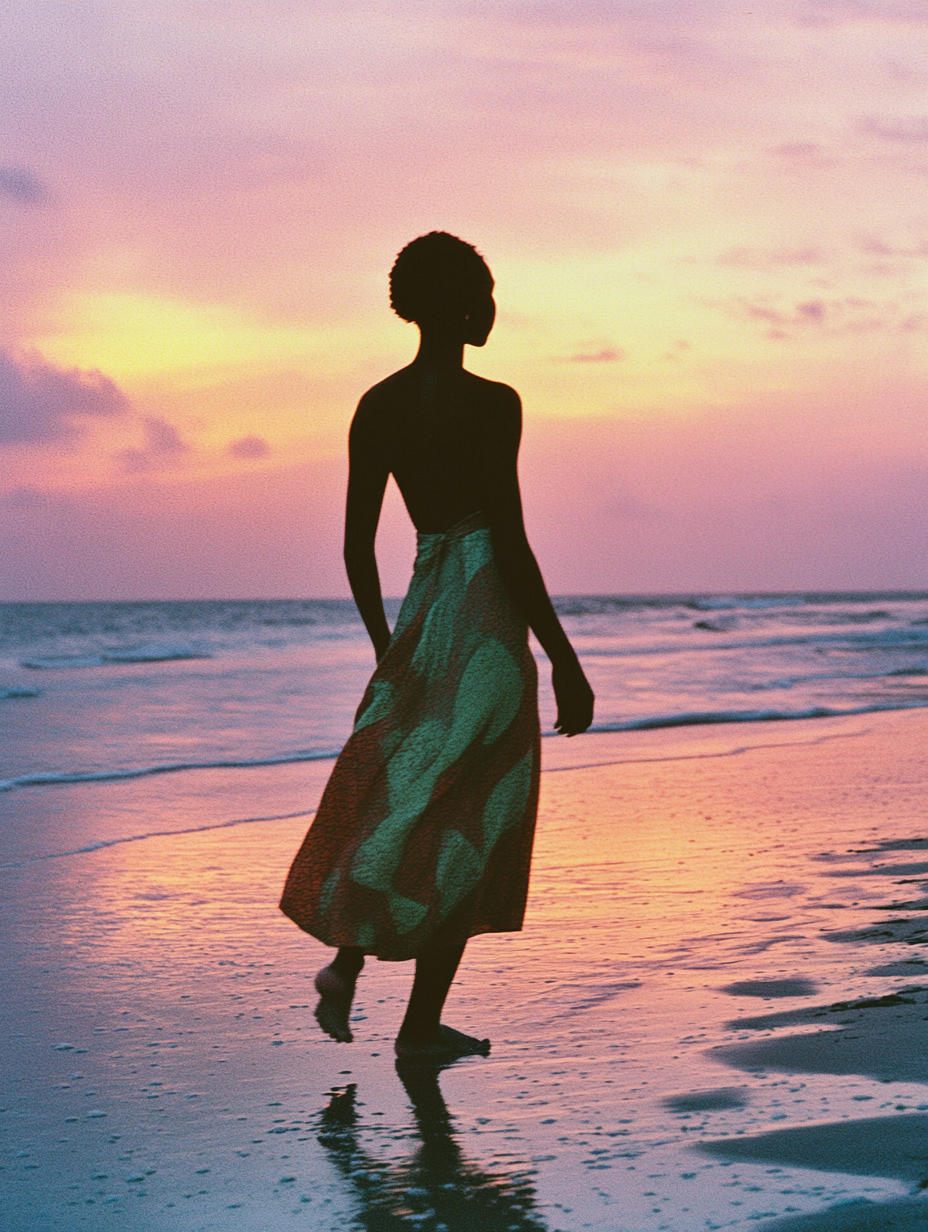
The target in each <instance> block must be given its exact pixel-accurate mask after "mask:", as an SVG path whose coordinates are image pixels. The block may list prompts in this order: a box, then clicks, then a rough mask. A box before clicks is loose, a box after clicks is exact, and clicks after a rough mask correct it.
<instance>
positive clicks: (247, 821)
mask: <svg viewBox="0 0 928 1232" xmlns="http://www.w3.org/2000/svg"><path fill="white" fill-rule="evenodd" d="M315 811H316V810H315V809H304V810H303V811H302V812H300V813H274V814H273V815H271V816H269V817H236V818H235V819H234V820H233V821H214V822H210V823H209V824H208V825H205V826H188V827H186V828H185V829H182V830H146V831H145V833H144V834H126V835H123V836H122V837H120V838H99V839H93V840H92V841H91V842H89V843H85V844H84V846H83V847H72V848H71V849H70V851H50V852H47V853H46V854H45V855H40V856H27V857H26V858H25V859H23V860H15V861H13V862H12V863H10V864H0V868H3V869H8V868H22V867H23V865H24V864H38V863H40V862H41V861H43V860H61V859H64V858H65V857H66V856H83V855H87V854H88V853H90V852H93V851H104V850H105V849H106V848H107V847H119V846H120V845H121V844H122V843H143V842H144V841H145V840H146V839H149V838H173V837H174V836H175V835H176V834H203V833H204V832H206V831H207V830H229V829H231V828H232V827H233V826H254V825H257V824H258V823H259V822H262V821H293V820H295V819H296V818H297V817H312V815H313V814H314V813H315Z"/></svg>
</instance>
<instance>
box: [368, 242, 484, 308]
mask: <svg viewBox="0 0 928 1232" xmlns="http://www.w3.org/2000/svg"><path fill="white" fill-rule="evenodd" d="M492 290H493V275H492V274H491V273H490V269H489V266H488V265H487V263H486V261H484V259H483V257H482V256H481V255H480V253H479V252H478V251H477V249H476V248H475V247H474V246H473V244H467V243H465V242H464V240H459V239H458V237H457V236H456V235H450V234H449V233H448V232H447V231H429V233H428V234H427V235H420V236H419V237H418V239H414V240H413V241H412V242H411V243H409V244H407V245H406V247H405V248H404V249H403V250H402V251H401V252H400V254H399V256H398V257H397V258H396V261H395V262H394V263H393V269H392V270H391V271H390V304H391V306H392V308H393V311H394V312H395V313H396V314H397V316H399V317H402V318H403V320H404V321H417V322H419V321H422V320H423V319H429V318H432V319H434V318H436V317H439V318H442V317H443V318H447V317H449V316H456V315H458V314H460V313H461V312H466V311H467V310H468V309H469V308H470V307H471V306H472V305H473V303H474V301H475V300H476V299H477V298H478V297H481V296H483V295H485V294H487V292H489V291H492Z"/></svg>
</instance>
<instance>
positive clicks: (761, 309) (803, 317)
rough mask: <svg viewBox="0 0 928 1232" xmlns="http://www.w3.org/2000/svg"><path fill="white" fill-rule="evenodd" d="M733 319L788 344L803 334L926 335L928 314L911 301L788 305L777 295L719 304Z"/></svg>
mask: <svg viewBox="0 0 928 1232" xmlns="http://www.w3.org/2000/svg"><path fill="white" fill-rule="evenodd" d="M719 306H720V307H722V308H723V309H724V310H725V311H726V312H727V313H728V314H729V315H730V316H734V317H736V318H738V319H740V320H743V321H752V322H756V323H758V324H760V325H763V326H765V327H766V329H765V334H766V337H768V338H771V339H774V340H776V341H789V340H790V339H792V338H796V337H800V336H801V335H802V334H804V333H810V332H815V333H818V334H821V335H822V336H825V337H830V338H838V337H842V336H849V335H859V334H874V333H895V334H910V333H923V332H925V330H926V327H928V313H926V312H925V311H923V310H921V309H920V308H919V307H918V306H915V305H913V303H911V302H900V301H895V300H882V301H879V300H874V299H866V298H863V297H859V296H845V297H842V298H835V299H829V300H825V299H809V300H801V301H799V302H796V303H792V304H785V303H784V302H783V301H782V299H781V298H778V297H775V296H764V297H760V296H758V297H755V298H750V297H744V296H737V297H734V298H732V299H730V300H728V301H725V302H724V303H721V304H719Z"/></svg>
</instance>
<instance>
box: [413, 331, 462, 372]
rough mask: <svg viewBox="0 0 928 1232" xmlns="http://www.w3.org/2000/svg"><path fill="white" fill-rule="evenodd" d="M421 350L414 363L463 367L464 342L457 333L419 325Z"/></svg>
mask: <svg viewBox="0 0 928 1232" xmlns="http://www.w3.org/2000/svg"><path fill="white" fill-rule="evenodd" d="M419 334H420V338H419V350H418V351H417V352H416V358H415V359H414V360H413V362H414V363H416V364H418V365H419V366H420V367H423V368H463V367H464V343H463V342H462V341H461V339H460V336H459V335H456V334H446V333H444V332H443V331H433V330H430V329H426V330H423V329H422V327H421V326H420V327H419Z"/></svg>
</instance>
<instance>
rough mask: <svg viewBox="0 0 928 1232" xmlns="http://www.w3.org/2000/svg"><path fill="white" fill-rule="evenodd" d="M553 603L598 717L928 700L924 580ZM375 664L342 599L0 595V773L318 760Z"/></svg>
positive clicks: (547, 705) (548, 722)
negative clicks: (835, 589) (115, 599)
mask: <svg viewBox="0 0 928 1232" xmlns="http://www.w3.org/2000/svg"><path fill="white" fill-rule="evenodd" d="M555 606H556V607H557V610H558V612H559V614H560V615H561V618H562V620H563V623H564V625H565V627H566V629H567V632H568V634H569V636H570V637H571V639H572V641H573V643H574V645H575V646H576V648H577V650H578V652H579V654H580V658H581V660H582V662H583V664H584V667H585V669H586V671H587V673H588V675H589V678H590V681H591V683H592V685H593V688H594V690H595V692H596V696H597V705H596V719H595V724H594V729H593V730H598V731H623V730H634V729H646V728H659V727H673V726H683V725H698V724H709V723H734V722H745V721H751V720H770V719H782V720H790V719H801V718H810V717H818V716H822V717H824V716H832V715H839V714H857V713H863V712H867V711H877V710H896V709H904V708H908V707H919V706H928V593H926V592H917V593H915V592H899V591H883V592H860V593H854V592H848V593H821V594H814V593H791V594H766V595H758V594H743V595H735V594H732V595H662V596H608V595H607V596H572V597H561V598H559V599H557V600H556V601H555ZM387 608H388V616H389V617H390V618H391V620H392V619H395V616H396V613H397V611H398V609H399V601H398V600H393V601H388V603H387ZM536 652H537V655H538V659H539V665H540V667H541V673H540V674H541V680H542V696H541V709H542V725H543V729H544V730H545V731H546V733H547V734H553V732H552V731H551V727H552V724H553V721H554V702H553V697H552V695H551V691H550V684H549V679H548V677H549V673H547V672H546V671H545V670H544V663H545V659H544V655H543V654H542V653H541V652H540V650H538V648H537V646H536ZM372 669H373V656H372V652H371V648H370V644H369V642H368V639H367V636H366V634H365V631H364V627H363V625H362V624H361V621H360V619H359V616H358V613H357V610H356V608H355V606H354V604H353V603H352V602H351V601H349V600H316V599H314V600H286V601H264V600H262V601H241V602H228V601H216V602H147V603H8V604H3V605H0V716H2V718H0V727H2V732H3V736H2V750H0V758H2V760H0V790H6V791H15V790H16V789H18V788H26V787H34V786H38V785H52V784H66V783H70V784H77V783H80V782H100V781H106V780H110V779H131V778H138V777H144V776H148V775H153V774H166V773H174V774H181V773H183V772H185V771H190V770H194V769H203V768H208V767H209V768H226V767H237V766H256V765H280V764H285V763H296V762H301V761H315V760H322V761H324V760H326V759H330V758H332V757H333V756H334V755H335V754H336V753H337V751H338V749H339V748H340V747H341V745H342V744H343V743H344V741H345V739H346V738H347V736H348V734H349V732H350V730H351V723H352V718H353V715H354V711H355V709H356V707H357V705H358V703H359V701H360V698H361V695H362V693H363V690H364V686H365V683H366V681H367V678H368V676H369V674H370V672H371V671H372Z"/></svg>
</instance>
